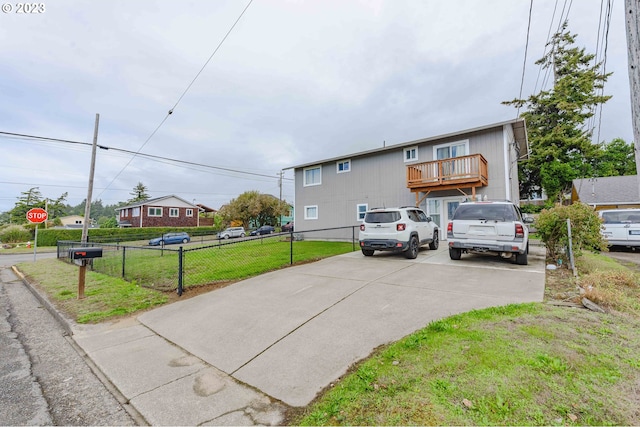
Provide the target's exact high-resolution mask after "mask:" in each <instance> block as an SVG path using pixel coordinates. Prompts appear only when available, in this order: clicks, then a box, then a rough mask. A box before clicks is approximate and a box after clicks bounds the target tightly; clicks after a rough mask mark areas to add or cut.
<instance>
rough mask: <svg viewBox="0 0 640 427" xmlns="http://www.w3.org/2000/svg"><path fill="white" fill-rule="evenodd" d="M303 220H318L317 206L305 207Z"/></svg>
mask: <svg viewBox="0 0 640 427" xmlns="http://www.w3.org/2000/svg"><path fill="white" fill-rule="evenodd" d="M304 219H318V206H317V205H315V206H305V207H304Z"/></svg>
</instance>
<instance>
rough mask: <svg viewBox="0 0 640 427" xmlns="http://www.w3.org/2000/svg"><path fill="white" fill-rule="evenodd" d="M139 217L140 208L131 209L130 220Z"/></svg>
mask: <svg viewBox="0 0 640 427" xmlns="http://www.w3.org/2000/svg"><path fill="white" fill-rule="evenodd" d="M139 216H140V207H137V208H133V209H132V210H131V217H132V218H137V217H139Z"/></svg>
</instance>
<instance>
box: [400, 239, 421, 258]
mask: <svg viewBox="0 0 640 427" xmlns="http://www.w3.org/2000/svg"><path fill="white" fill-rule="evenodd" d="M419 249H420V245H418V238H417V237H416V236H411V239H409V248H408V249H407V251H406V252H405V253H404V256H405V257H407V258H409V259H416V258H417V257H418V250H419Z"/></svg>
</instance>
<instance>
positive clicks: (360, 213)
mask: <svg viewBox="0 0 640 427" xmlns="http://www.w3.org/2000/svg"><path fill="white" fill-rule="evenodd" d="M368 209H369V205H368V204H366V203H363V204H361V205H358V206H357V208H356V210H357V212H358V218H357V220H358V221H364V214H365V213H366V212H367V210H368Z"/></svg>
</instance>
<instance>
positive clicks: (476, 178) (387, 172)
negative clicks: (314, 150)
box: [290, 119, 529, 237]
mask: <svg viewBox="0 0 640 427" xmlns="http://www.w3.org/2000/svg"><path fill="white" fill-rule="evenodd" d="M528 152H529V150H528V141H527V132H526V126H525V121H524V120H523V119H513V120H509V121H505V122H500V123H495V124H491V125H487V126H481V127H477V128H473V129H467V130H463V131H460V132H455V133H449V134H446V135H439V136H435V137H429V138H424V139H419V140H415V141H409V142H405V143H401V144H396V145H391V146H387V147H382V148H378V149H374V150H368V151H363V152H360V153H354V154H347V155H344V156H340V157H333V158H329V159H324V160H317V161H313V162H309V163H304V164H301V165H297V166H293V167H292V168H290V169H293V170H294V174H295V209H294V212H295V224H296V231H299V232H301V231H305V230H314V229H322V228H331V227H343V226H351V225H358V224H359V222H361V221H362V220H363V218H364V212H365V211H367V209H370V208H374V207H398V206H418V207H420V208H422V209H423V210H424V211H425V212H426V213H427V215H429V216H430V217H431V218H432V219H433V220H434V221H435V222H436V224H438V225H439V226H440V229H441V230H446V224H447V222H448V220H449V218H450V217H451V216H452V215H453V212H454V211H455V209H456V208H457V207H458V205H459V204H460V203H461V202H462V201H464V200H466V199H468V200H474V199H475V200H477V199H479V198H486V199H491V200H510V201H512V202H514V203H516V204H518V203H519V199H520V198H519V183H518V166H517V163H518V161H519V160H522V159H525V158H527V157H528ZM442 234H443V237H444V236H446V234H445V233H442Z"/></svg>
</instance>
